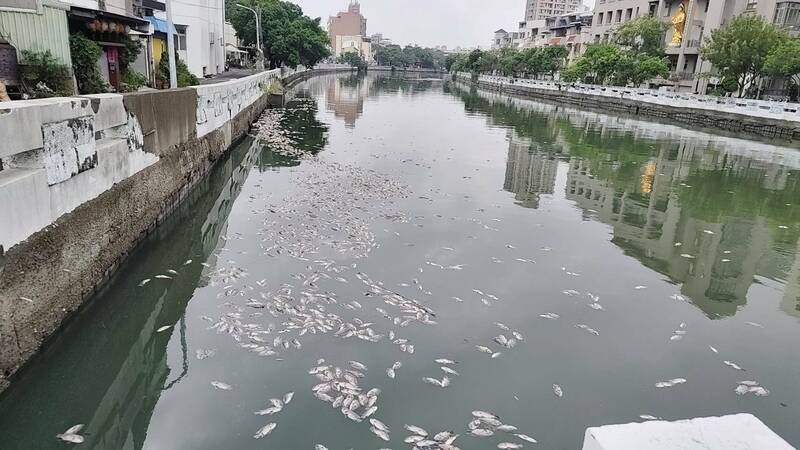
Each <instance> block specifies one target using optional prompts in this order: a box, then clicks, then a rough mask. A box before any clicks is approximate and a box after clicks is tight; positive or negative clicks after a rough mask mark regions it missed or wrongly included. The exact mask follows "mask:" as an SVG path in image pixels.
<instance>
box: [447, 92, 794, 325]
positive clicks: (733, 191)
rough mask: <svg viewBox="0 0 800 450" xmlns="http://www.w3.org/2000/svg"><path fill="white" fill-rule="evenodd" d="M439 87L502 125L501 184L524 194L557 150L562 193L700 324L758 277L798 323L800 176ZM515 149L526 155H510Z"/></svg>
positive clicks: (695, 145) (680, 141) (706, 148)
mask: <svg viewBox="0 0 800 450" xmlns="http://www.w3.org/2000/svg"><path fill="white" fill-rule="evenodd" d="M446 90H447V91H448V92H451V93H452V94H453V95H456V96H458V97H459V98H461V100H462V101H463V102H464V105H465V110H466V111H468V112H469V113H473V114H481V115H485V116H487V121H488V122H489V123H490V124H491V125H499V126H504V127H509V128H510V129H511V131H510V135H511V142H510V148H509V162H508V169H507V173H506V181H505V187H506V188H507V189H508V187H509V186H522V187H523V191H521V192H523V194H524V193H525V191H524V189H527V188H529V187H530V186H531V182H530V181H528V180H526V179H525V177H529V176H531V173H533V174H535V173H536V170H537V168H538V167H540V166H541V164H542V163H543V158H544V155H543V154H542V153H549V154H550V155H554V154H558V153H561V154H563V155H564V156H563V160H565V161H566V160H568V164H569V170H568V172H567V184H566V186H565V187H564V188H565V190H566V196H567V198H568V199H570V200H572V201H574V202H575V203H577V204H578V205H579V206H580V207H581V208H582V209H583V210H584V214H585V215H590V216H593V217H595V218H596V219H598V220H600V221H602V222H605V223H607V224H609V225H611V226H612V227H613V230H614V231H613V232H614V237H613V239H612V242H613V243H614V244H615V245H617V246H619V247H620V248H622V249H623V251H624V252H625V254H627V255H629V256H632V257H634V258H636V259H637V260H639V261H640V262H641V263H642V264H644V265H645V266H647V267H649V268H651V269H653V270H656V271H658V272H659V273H662V274H664V275H666V276H668V277H669V278H670V279H671V280H673V281H674V282H676V283H679V284H680V285H681V292H682V293H683V294H684V295H685V296H686V297H688V298H689V299H690V300H691V301H692V302H693V303H694V304H695V305H696V306H698V307H699V308H700V309H701V310H703V311H704V312H705V313H706V314H707V315H708V316H709V317H722V316H730V315H733V314H735V313H736V311H737V310H738V308H739V307H741V306H742V305H744V304H745V303H746V301H747V292H748V290H749V288H750V285H751V284H752V283H753V278H754V277H755V276H758V275H760V276H764V277H768V278H773V279H777V280H786V287H785V295H784V300H783V304H782V309H783V310H784V311H786V312H787V313H790V314H793V315H798V316H800V255H799V253H798V247H799V246H800V244H799V243H798V240H799V238H800V204H797V205H796V203H800V200H798V199H800V180H799V179H798V176H800V171H798V170H792V169H789V168H788V167H787V166H784V165H782V164H780V163H779V162H775V161H771V160H765V159H764V158H762V159H759V158H755V157H750V156H748V154H747V153H746V152H742V151H741V150H740V149H737V148H729V147H728V146H727V144H726V142H725V141H720V142H713V141H712V140H710V139H705V140H704V139H700V138H696V136H697V134H696V133H693V132H691V131H685V132H684V131H680V130H677V129H675V130H676V131H670V132H668V133H666V134H665V135H664V136H663V137H662V138H659V139H655V138H652V137H647V136H643V135H641V133H637V132H635V131H632V130H631V129H630V125H629V124H630V122H633V121H630V120H628V122H625V120H627V119H624V120H620V119H618V118H614V117H610V116H603V115H602V114H595V113H583V112H580V111H576V110H573V109H564V108H560V107H557V106H552V105H545V104H540V105H541V106H540V107H539V108H537V107H536V106H535V105H532V106H528V105H523V106H520V105H519V104H518V103H517V102H516V101H514V100H512V99H509V98H507V97H501V96H497V95H494V94H487V93H485V92H482V91H476V90H474V89H473V90H471V91H470V90H466V89H463V88H461V86H459V85H453V84H448V85H447V87H446ZM529 103H531V104H533V103H534V102H529ZM526 106H528V107H526ZM620 123H622V126H621V125H620ZM645 125H646V124H645ZM638 126H640V127H642V123H641V122H639V123H638ZM652 126H653V127H658V126H659V125H658V124H652ZM528 142H529V143H530V144H527V143H528ZM525 146H527V147H528V148H529V149H531V151H532V153H531V156H530V157H529V156H527V155H523V156H520V149H519V147H523V148H524V147H525ZM537 155H538V156H537ZM567 155H568V156H567ZM512 158H516V160H512ZM537 158H538V160H537ZM520 162H523V163H524V164H527V166H524V167H523V168H522V169H520V164H519V163H520ZM541 173H543V174H544V173H547V172H546V171H542V172H541ZM511 190H512V191H514V192H515V193H517V194H518V195H519V194H520V191H518V190H513V189H511ZM525 198H527V197H523V201H524V200H525ZM518 200H519V198H518ZM529 200H530V199H529ZM682 255H691V256H693V257H694V258H687V257H685V256H682Z"/></svg>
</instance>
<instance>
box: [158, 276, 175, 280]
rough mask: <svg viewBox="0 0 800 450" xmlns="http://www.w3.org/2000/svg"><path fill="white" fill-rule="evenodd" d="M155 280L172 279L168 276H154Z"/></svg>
mask: <svg viewBox="0 0 800 450" xmlns="http://www.w3.org/2000/svg"><path fill="white" fill-rule="evenodd" d="M155 278H158V279H159V280H171V279H172V277H171V276H169V275H156V276H155Z"/></svg>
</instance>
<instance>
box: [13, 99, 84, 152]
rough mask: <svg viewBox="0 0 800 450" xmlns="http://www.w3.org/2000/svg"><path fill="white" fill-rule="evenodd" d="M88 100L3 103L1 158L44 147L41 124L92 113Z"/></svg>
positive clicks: (40, 100) (43, 100)
mask: <svg viewBox="0 0 800 450" xmlns="http://www.w3.org/2000/svg"><path fill="white" fill-rule="evenodd" d="M92 114H93V111H92V109H91V107H90V102H89V99H85V98H77V97H74V98H73V97H57V98H44V99H37V100H25V101H16V102H5V103H3V104H2V106H0V136H3V145H0V158H4V157H6V156H10V155H14V154H17V153H22V152H26V151H30V150H34V149H37V148H42V147H44V143H43V140H42V125H43V124H46V123H52V122H63V121H65V120H69V119H75V118H78V117H86V116H91V115H92Z"/></svg>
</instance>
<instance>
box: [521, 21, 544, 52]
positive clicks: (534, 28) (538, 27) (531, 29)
mask: <svg viewBox="0 0 800 450" xmlns="http://www.w3.org/2000/svg"><path fill="white" fill-rule="evenodd" d="M518 33H519V40H520V48H539V47H544V46H546V45H547V39H548V38H549V37H550V30H549V29H548V28H547V23H546V20H545V19H536V20H526V21H524V22H520V23H519V31H518Z"/></svg>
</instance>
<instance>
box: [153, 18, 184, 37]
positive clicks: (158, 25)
mask: <svg viewBox="0 0 800 450" xmlns="http://www.w3.org/2000/svg"><path fill="white" fill-rule="evenodd" d="M145 19H147V21H148V22H150V23H151V24H153V29H154V30H155V31H156V32H158V33H164V34H167V21H166V20H164V19H159V18H157V17H153V16H148V17H145ZM172 32H173V33H174V34H178V31H177V30H176V29H175V24H172Z"/></svg>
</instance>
